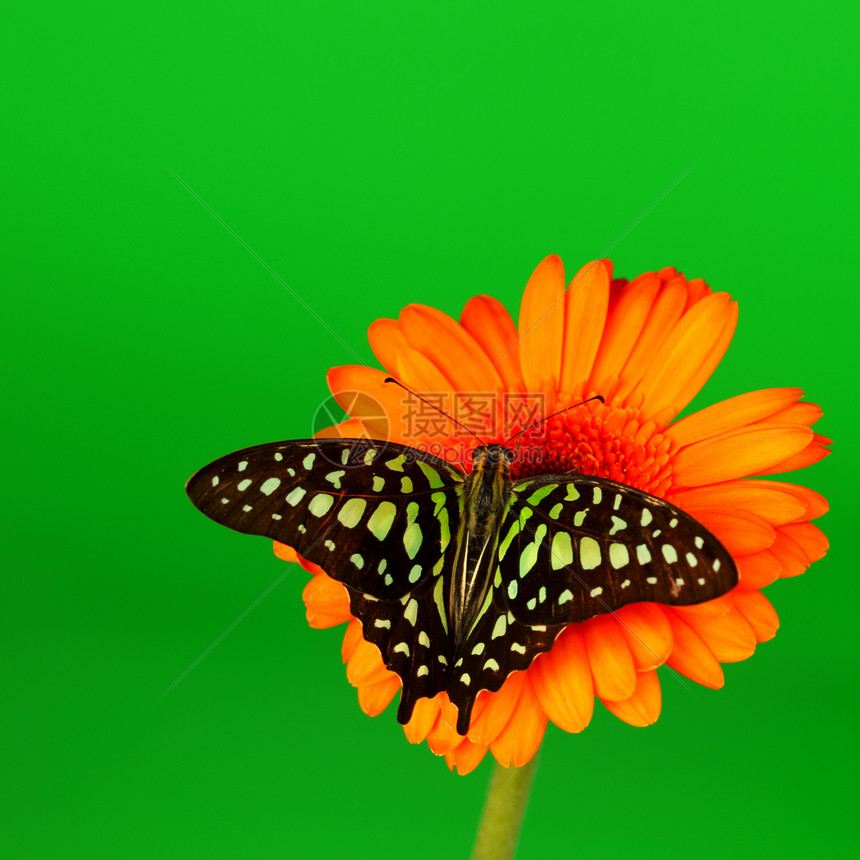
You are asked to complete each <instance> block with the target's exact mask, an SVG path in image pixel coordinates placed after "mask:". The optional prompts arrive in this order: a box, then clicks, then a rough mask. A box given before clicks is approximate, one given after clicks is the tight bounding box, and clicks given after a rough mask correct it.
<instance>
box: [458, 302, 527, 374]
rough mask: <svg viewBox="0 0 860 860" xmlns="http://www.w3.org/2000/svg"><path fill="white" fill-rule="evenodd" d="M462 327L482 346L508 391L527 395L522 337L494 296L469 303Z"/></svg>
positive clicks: (462, 319) (462, 316)
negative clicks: (521, 392) (522, 363)
mask: <svg viewBox="0 0 860 860" xmlns="http://www.w3.org/2000/svg"><path fill="white" fill-rule="evenodd" d="M460 323H461V324H462V326H463V328H464V329H466V331H467V332H469V334H471V335H472V337H473V338H475V340H476V341H477V342H478V343H479V344H480V345H481V347H482V349H483V350H484V352H485V353H486V354H487V357H488V358H489V359H490V362H491V363H492V364H493V366H494V367H495V368H496V370H497V372H498V374H499V376H501V378H502V383H503V385H504V387H505V389H506V390H507V391H525V390H526V387H525V384H524V383H523V374H522V370H521V369H520V347H519V335H518V334H517V327H516V325H515V324H514V321H513V320H512V319H511V315H510V314H509V313H508V310H507V308H506V307H505V306H504V305H503V304H502V303H501V302H500V301H498V299H494V298H493V297H492V296H474V297H473V298H471V299H469V301H468V302H466V307H464V308H463V313H462V314H461V315H460Z"/></svg>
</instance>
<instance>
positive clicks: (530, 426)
mask: <svg viewBox="0 0 860 860" xmlns="http://www.w3.org/2000/svg"><path fill="white" fill-rule="evenodd" d="M592 400H599V401H600V402H601V403H606V401H605V400H604V399H603V397H601V396H600V395H599V394H595V395H594V397H589V398H588V400H580V401H579V403H574V404H573V405H572V406H565V407H564V409H559V410H558V412H553V413H552V415H547V416H546V418H541V420H540V421H535V423H534V424H529V426H528V427H523V429H522V430H520V431H519V432H518V433H514V435H513V436H511V438H510V439H508V441H507V442H505V444H504V445H503V446H502V447H507V446H508V443H509V442H513V441H514V439H516V438H517V436H522V435H523V433H525V432H526V430H531V429H532V427H537V426H538V424H543V423H544V421H549V419H550V418H555V416H556V415H561V413H562V412H567V411H568V410H569V409H576V407H577V406H582V405H583V404H585V403H591V401H592ZM519 444H520V443H519V442H517V447H518V448H519Z"/></svg>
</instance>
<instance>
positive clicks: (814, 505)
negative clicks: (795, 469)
mask: <svg viewBox="0 0 860 860" xmlns="http://www.w3.org/2000/svg"><path fill="white" fill-rule="evenodd" d="M768 483H771V484H777V485H778V486H779V487H780V488H782V489H783V490H784V491H785V492H789V493H792V494H793V495H794V496H795V497H796V498H797V499H799V500H800V501H801V502H802V503H803V504H804V505H805V506H806V510H805V511H804V514H803V516H802V517H801V518H800V519H803V520H814V519H815V518H816V517H820V516H821V515H822V514H826V513H827V512H828V511H829V510H830V505H829V504H828V503H827V499H825V498H824V496H822V495H821V493H816V492H815V490H810V489H809V487H802V486H800V485H799V484H787V483H785V482H784V481H769V482H768Z"/></svg>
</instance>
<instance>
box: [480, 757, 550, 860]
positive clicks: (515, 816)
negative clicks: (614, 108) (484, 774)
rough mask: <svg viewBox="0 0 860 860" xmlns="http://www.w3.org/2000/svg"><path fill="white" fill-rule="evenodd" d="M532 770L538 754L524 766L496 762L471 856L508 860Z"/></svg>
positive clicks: (518, 826)
mask: <svg viewBox="0 0 860 860" xmlns="http://www.w3.org/2000/svg"><path fill="white" fill-rule="evenodd" d="M535 770H537V755H535V756H534V758H533V759H532V760H531V761H530V762H529V763H528V764H526V765H523V767H502V766H501V765H500V764H496V766H495V769H494V770H493V775H492V777H490V787H489V788H488V789H487V799H486V801H485V802H484V811H483V813H482V814H481V823H480V824H479V825H478V835H477V837H476V838H475V847H474V848H473V849H472V860H510V858H511V857H513V856H514V852H515V851H516V850H517V839H518V837H519V835H520V826H521V825H522V823H523V814H524V813H525V811H526V804H527V803H528V801H529V793H530V792H531V787H532V780H533V779H534V775H535Z"/></svg>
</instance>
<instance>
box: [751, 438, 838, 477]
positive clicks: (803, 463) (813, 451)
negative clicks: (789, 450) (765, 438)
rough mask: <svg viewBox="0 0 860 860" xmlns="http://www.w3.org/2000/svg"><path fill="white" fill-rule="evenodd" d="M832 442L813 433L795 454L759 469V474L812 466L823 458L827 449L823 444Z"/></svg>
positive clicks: (827, 452)
mask: <svg viewBox="0 0 860 860" xmlns="http://www.w3.org/2000/svg"><path fill="white" fill-rule="evenodd" d="M832 444H833V443H832V442H831V441H830V439H828V438H827V437H826V436H820V435H819V434H818V433H816V434H814V435H813V437H812V441H810V443H809V444H808V445H807V446H806V448H804V449H803V450H802V451H799V452H798V453H797V454H793V455H791V456H789V457H786V458H785V459H784V460H781V461H780V462H779V463H774V464H773V465H772V466H768V467H767V468H766V469H761V470H760V471H759V472H758V473H757V474H759V475H781V474H782V473H784V472H794V471H795V470H797V469H805V468H806V467H807V466H814V465H815V464H816V463H818V462H820V461H821V460H823V459H824V458H825V457H826V456H827V455H828V454H831V453H832V452H831V451H829V450H828V449H827V448H826V447H825V446H826V445H832Z"/></svg>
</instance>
